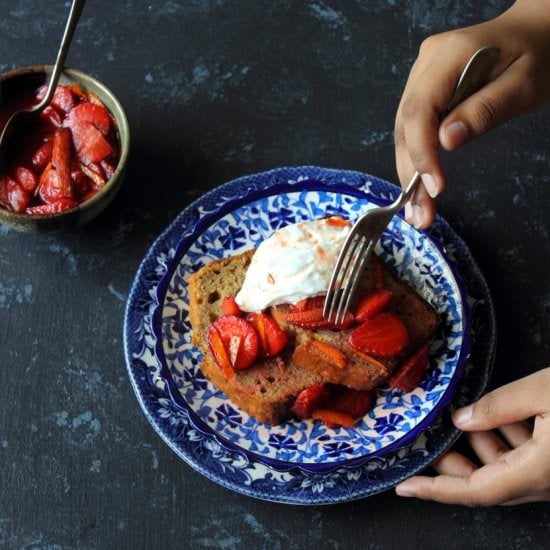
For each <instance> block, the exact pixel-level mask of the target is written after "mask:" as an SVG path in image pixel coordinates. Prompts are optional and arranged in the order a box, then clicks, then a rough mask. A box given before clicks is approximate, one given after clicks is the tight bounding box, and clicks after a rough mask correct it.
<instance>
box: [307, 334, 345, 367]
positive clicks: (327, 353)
mask: <svg viewBox="0 0 550 550" xmlns="http://www.w3.org/2000/svg"><path fill="white" fill-rule="evenodd" d="M309 344H310V345H309V349H310V352H311V353H313V354H314V355H317V356H318V357H319V358H320V359H322V360H323V361H326V362H327V363H329V364H330V365H334V366H335V367H338V368H339V369H345V368H346V366H347V364H348V361H347V358H346V354H345V353H343V352H342V351H340V350H339V349H338V348H335V347H334V346H331V345H330V344H327V343H326V342H322V341H321V340H312V341H311V342H310V343H309Z"/></svg>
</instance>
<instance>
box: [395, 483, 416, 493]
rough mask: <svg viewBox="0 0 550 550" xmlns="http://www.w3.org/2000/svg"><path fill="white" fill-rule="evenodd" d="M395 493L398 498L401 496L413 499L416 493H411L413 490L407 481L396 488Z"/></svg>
mask: <svg viewBox="0 0 550 550" xmlns="http://www.w3.org/2000/svg"><path fill="white" fill-rule="evenodd" d="M395 493H396V495H397V496H400V497H413V496H414V493H413V492H412V491H411V488H410V486H409V484H408V483H407V482H406V481H405V482H404V483H400V484H399V485H398V486H397V487H396V488H395Z"/></svg>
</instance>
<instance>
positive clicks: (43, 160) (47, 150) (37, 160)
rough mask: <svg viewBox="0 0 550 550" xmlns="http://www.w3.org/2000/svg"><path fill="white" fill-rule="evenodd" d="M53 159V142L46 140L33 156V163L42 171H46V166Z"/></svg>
mask: <svg viewBox="0 0 550 550" xmlns="http://www.w3.org/2000/svg"><path fill="white" fill-rule="evenodd" d="M51 160H52V142H51V141H46V142H45V143H43V144H42V145H41V146H40V147H39V148H38V149H37V150H36V152H35V153H34V155H33V156H32V165H33V167H34V168H35V169H36V170H38V171H39V172H40V173H42V172H43V171H44V168H46V166H47V165H48V163H49V162H50V161H51Z"/></svg>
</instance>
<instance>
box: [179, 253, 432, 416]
mask: <svg viewBox="0 0 550 550" xmlns="http://www.w3.org/2000/svg"><path fill="white" fill-rule="evenodd" d="M253 254H254V250H250V251H247V252H244V253H242V254H240V255H237V256H233V257H229V258H224V259H221V260H214V261H212V262H211V263H209V264H208V265H206V266H204V267H203V268H202V269H200V270H199V271H197V272H196V273H194V274H193V275H191V276H190V277H189V281H188V282H189V318H190V322H191V326H192V329H193V336H192V341H193V343H194V345H196V346H197V347H199V348H200V349H201V350H202V351H203V353H204V360H203V363H202V364H201V366H200V368H201V371H202V372H203V374H204V375H205V376H206V377H207V378H208V379H209V380H210V381H211V382H212V383H213V384H215V385H216V386H217V387H218V388H219V389H220V390H222V391H223V392H224V393H225V394H226V395H227V397H228V398H229V399H230V400H231V401H232V402H233V403H234V404H235V405H237V406H238V407H240V408H242V409H243V410H244V411H246V412H248V413H249V414H250V415H252V416H253V417H255V418H257V419H258V420H260V421H262V422H267V423H269V424H277V423H279V422H281V421H283V420H285V419H286V418H287V417H288V416H289V415H290V412H291V411H290V409H291V407H292V404H293V402H294V399H295V397H296V395H298V393H299V392H300V391H302V390H303V389H306V388H309V387H310V386H313V385H314V384H318V383H321V382H324V383H333V384H342V385H344V386H348V387H350V388H354V389H360V390H366V389H371V388H374V387H376V386H379V385H380V384H382V383H383V382H384V381H385V380H386V379H387V378H388V377H389V376H390V375H391V373H392V372H393V370H394V368H395V366H396V365H397V364H398V363H399V362H400V361H401V360H402V359H403V358H404V357H406V356H407V355H408V354H409V353H410V352H411V351H413V350H414V349H416V348H417V347H418V346H419V345H421V344H422V343H424V342H427V341H428V340H429V339H430V338H431V337H432V336H433V334H434V333H435V331H436V330H437V327H438V325H439V317H438V315H437V313H436V312H435V310H434V309H433V308H432V307H431V306H430V305H429V304H428V303H427V302H425V301H424V300H423V299H422V298H421V297H420V296H419V295H418V294H417V293H416V292H415V291H414V290H413V289H412V288H410V287H409V286H408V285H407V284H406V283H404V282H403V281H401V280H400V279H398V278H397V277H396V276H395V275H393V274H392V273H390V271H389V270H388V269H387V268H386V267H385V266H384V265H383V263H382V262H381V261H380V260H379V259H378V258H376V257H373V260H372V262H370V263H369V267H368V269H367V270H366V271H365V274H364V276H363V279H362V287H363V288H362V290H363V291H364V292H366V291H368V290H370V289H371V288H373V287H374V286H383V287H384V288H386V289H388V290H391V291H392V293H393V297H392V300H391V302H390V304H389V305H388V307H387V309H388V310H389V311H392V312H394V313H395V314H396V315H398V316H399V317H400V318H401V320H402V321H403V323H404V324H405V326H406V328H407V331H408V333H409V344H408V345H407V348H406V349H405V350H404V351H403V352H402V353H401V354H400V355H399V356H398V357H394V358H392V359H385V360H383V359H376V358H373V357H370V356H368V355H365V354H362V353H360V352H358V351H357V350H355V349H353V348H352V347H351V346H350V345H349V344H348V342H347V336H348V334H349V331H329V330H319V331H309V330H304V329H301V328H298V327H296V326H293V325H290V324H288V323H286V322H285V319H284V314H285V312H286V310H287V306H284V305H283V306H276V307H272V308H270V312H271V314H272V316H273V317H274V318H275V319H276V320H277V322H278V323H279V325H280V326H281V328H283V329H284V330H285V331H286V332H287V335H288V344H287V346H286V348H285V349H284V350H283V352H282V353H281V355H280V356H278V357H276V358H268V359H260V360H258V361H257V362H256V363H255V364H254V365H253V366H252V367H251V368H248V369H246V370H242V371H236V372H235V374H234V376H233V377H231V378H230V379H228V378H226V377H225V375H224V373H223V371H222V370H221V369H220V368H219V367H218V365H217V364H216V363H215V361H214V359H213V357H212V354H211V352H210V351H209V349H208V343H207V332H208V329H209V328H210V326H211V324H212V322H213V321H215V320H216V319H217V318H218V317H220V315H221V304H222V301H223V298H224V297H226V296H235V295H236V294H237V292H238V291H239V290H240V288H241V286H242V283H243V281H244V278H245V274H246V270H247V268H248V265H249V264H250V260H251V258H252V255H253ZM313 340H323V341H325V342H327V343H329V344H330V345H332V346H333V347H335V348H338V349H339V350H341V351H342V352H343V353H344V354H345V356H346V367H345V368H344V369H342V368H341V367H339V366H336V365H334V364H332V363H330V362H327V361H323V360H322V359H320V358H319V356H315V355H313V354H312V353H310V351H311V350H310V347H309V346H310V345H311V342H312V341H313Z"/></svg>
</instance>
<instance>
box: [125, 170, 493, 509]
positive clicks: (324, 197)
mask: <svg viewBox="0 0 550 550" xmlns="http://www.w3.org/2000/svg"><path fill="white" fill-rule="evenodd" d="M395 194H396V188H395V187H394V186H392V185H391V184H388V183H386V182H383V181H381V180H378V179H376V178H373V177H370V176H366V175H364V174H358V173H353V172H344V171H334V170H324V169H319V168H312V167H305V168H291V169H279V170H274V171H271V172H267V173H264V174H258V175H255V176H249V177H247V178H241V179H240V180H236V181H234V182H230V183H228V184H226V185H224V186H221V187H219V188H217V189H216V190H214V191H213V192H211V193H209V194H207V195H205V196H204V197H202V198H201V199H200V200H199V201H197V202H196V203H194V204H192V205H191V206H190V207H188V208H187V209H185V210H184V212H182V213H181V214H180V216H178V218H177V219H176V220H175V221H174V222H173V224H172V225H171V226H170V227H169V228H168V229H167V230H166V231H165V233H164V234H163V235H162V236H161V237H160V238H159V239H158V240H157V242H156V243H155V244H154V245H153V247H152V248H151V250H150V251H149V253H148V254H147V256H146V258H145V260H144V262H143V263H142V265H141V267H140V269H139V271H138V274H137V276H136V280H135V282H134V286H133V288H132V292H131V295H130V298H129V301H128V306H127V314H126V326H125V348H126V357H127V363H128V369H129V372H130V377H131V380H132V382H133V385H134V389H135V390H136V393H137V395H138V398H139V400H140V402H141V404H142V406H143V408H144V411H145V414H146V416H147V417H148V418H149V420H150V421H151V423H152V424H153V426H154V427H155V429H156V430H157V431H158V432H159V433H160V434H161V436H162V437H163V438H164V439H165V440H166V441H167V442H168V444H169V445H170V446H171V447H172V448H173V449H174V450H175V451H176V452H177V453H178V454H179V455H180V456H182V458H184V459H185V460H186V461H187V462H189V463H190V464H191V465H192V466H194V467H195V468H196V469H198V470H199V471H201V472H202V473H204V474H205V475H206V476H207V477H209V478H210V479H213V480H214V481H217V482H218V483H221V484H222V485H225V486H228V487H230V488H232V489H234V490H237V491H239V492H242V493H245V494H249V495H252V496H256V497H259V498H265V499H270V500H278V501H282V502H292V503H325V502H339V501H342V500H349V499H353V498H360V497H362V496H367V495H369V494H373V493H375V492H378V491H380V490H384V489H386V488H389V487H391V486H393V485H394V484H395V483H396V482H398V481H399V480H400V479H403V478H404V477H407V476H408V475H412V474H413V473H414V472H416V471H417V470H418V469H419V468H421V467H423V466H424V465H426V464H428V463H429V462H430V461H431V460H434V459H435V458H436V457H437V456H439V454H440V453H441V452H442V450H444V449H445V448H446V447H447V446H448V445H449V444H450V443H451V442H452V440H453V439H454V437H456V431H455V430H454V428H453V427H452V425H451V424H449V421H448V418H447V415H444V416H443V418H438V415H439V412H440V411H441V409H442V408H444V407H445V405H447V404H448V403H449V402H450V400H451V397H452V395H453V393H454V390H455V388H456V385H457V382H458V380H459V377H460V373H461V370H462V367H463V365H464V362H465V359H466V356H467V353H468V350H469V339H470V332H471V333H472V336H473V338H474V339H473V342H472V344H473V346H472V354H471V360H470V361H468V362H466V366H465V369H464V378H466V379H468V378H472V377H477V379H478V381H477V383H472V382H471V380H470V381H469V382H468V383H467V384H464V382H463V383H461V384H460V385H459V386H458V392H457V394H456V397H455V403H453V405H456V403H458V404H462V403H466V402H467V401H469V400H470V399H473V398H474V397H477V395H479V394H480V392H481V391H482V390H483V388H484V387H485V384H486V381H487V377H488V374H489V370H490V366H491V364H492V359H493V353H494V319H493V313H492V305H491V301H490V296H489V293H488V291H487V288H486V285H485V283H484V281H483V278H482V276H481V274H480V273H479V270H478V269H477V268H476V267H475V264H474V263H473V260H472V259H471V257H470V255H469V253H468V251H467V249H466V247H465V245H464V243H463V242H462V241H461V240H460V239H459V238H458V237H457V236H456V235H455V234H454V233H453V232H452V230H451V229H450V228H449V227H448V225H447V224H446V223H445V222H444V221H443V220H441V219H438V220H437V222H436V224H435V226H434V229H433V230H432V235H433V234H434V233H435V234H436V236H437V237H438V238H437V239H431V238H430V237H429V236H428V235H427V234H424V233H421V232H418V231H416V230H413V229H412V228H410V226H408V225H407V224H406V223H404V222H403V220H401V219H400V218H397V217H396V218H394V221H393V222H392V224H391V226H390V228H389V231H388V232H387V233H386V234H385V235H384V237H383V239H382V240H381V243H380V246H379V249H378V251H377V252H378V253H379V255H380V256H382V257H383V259H384V260H385V261H386V262H387V263H389V264H391V265H393V267H394V268H395V269H396V271H397V272H398V273H399V274H400V276H402V277H403V278H404V279H405V280H407V281H408V282H409V283H410V284H412V285H413V286H415V287H416V288H417V290H418V291H419V292H421V294H423V295H424V297H425V298H426V299H427V300H428V301H430V302H431V303H432V304H433V305H434V307H436V309H437V310H438V311H439V312H440V313H441V315H442V320H443V323H442V324H443V329H442V331H441V334H440V336H439V337H438V338H437V339H436V340H435V341H434V342H433V345H432V356H433V358H434V360H433V364H432V368H431V370H430V371H429V373H428V374H427V375H426V377H425V379H424V380H423V382H422V384H421V386H420V387H419V388H417V389H416V390H415V391H414V392H411V393H409V394H402V393H400V392H390V391H381V392H380V395H379V398H378V400H377V404H376V407H375V408H374V409H373V410H372V411H371V412H370V413H369V415H368V416H367V417H365V419H364V420H363V422H362V423H360V424H359V425H358V426H357V427H356V428H353V429H343V428H340V429H337V430H328V429H326V428H324V427H323V426H322V425H321V424H320V423H317V422H310V421H306V422H304V421H295V422H290V423H286V424H283V425H281V426H277V427H269V426H266V425H263V424H261V423H258V422H256V421H255V420H254V419H252V418H250V417H249V416H248V415H246V414H245V413H243V412H242V411H239V410H237V409H236V408H235V407H234V406H233V405H232V404H231V403H230V402H229V401H228V400H227V399H226V398H225V397H224V396H223V394H221V393H220V392H218V391H216V389H215V388H214V387H212V386H211V385H210V384H209V383H208V382H207V381H206V380H204V378H203V377H202V375H201V374H200V370H198V364H199V363H200V356H199V354H198V352H197V351H196V350H194V349H193V348H192V346H191V345H190V341H189V329H190V327H189V325H188V322H187V316H186V304H187V296H186V285H185V277H186V275H187V274H188V273H190V272H192V271H195V270H196V269H198V267H200V265H203V264H204V263H206V262H207V261H210V260H211V259H214V258H219V257H222V256H226V255H232V254H235V253H238V252H240V251H242V250H244V249H246V248H250V247H251V246H254V245H256V244H258V242H260V241H261V240H262V239H263V238H265V237H266V236H267V235H269V234H271V233H272V231H273V230H274V229H276V228H278V227H280V226H282V225H286V224H287V223H292V222H294V221H299V220H302V219H311V218H316V217H321V216H323V215H326V214H327V213H331V214H332V213H340V214H341V213H347V214H348V215H349V216H350V217H352V218H354V217H356V216H358V215H360V214H361V213H362V212H363V211H364V210H365V208H368V207H370V206H372V204H373V203H380V202H387V201H388V200H391V199H392V198H393V197H394V196H395ZM437 241H440V242H441V245H439V244H438V242H437ZM442 247H445V252H443V248H442ZM446 255H449V256H450V257H451V258H452V260H451V263H453V262H456V264H457V265H458V267H459V270H460V272H461V273H462V275H463V278H464V281H465V284H466V287H467V289H468V297H467V299H466V294H465V292H464V287H463V286H462V285H461V284H458V283H457V282H456V280H455V277H454V274H453V271H452V268H451V267H450V265H449V263H448V262H447V259H446ZM466 301H467V302H468V303H469V305H470V306H471V307H472V308H473V323H472V325H471V327H470V326H469V323H468V316H465V315H464V313H463V310H464V308H465V305H466V304H465V303H464V302H466ZM474 364H475V368H474ZM461 396H462V399H463V400H462V401H459V399H460V397H461Z"/></svg>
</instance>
